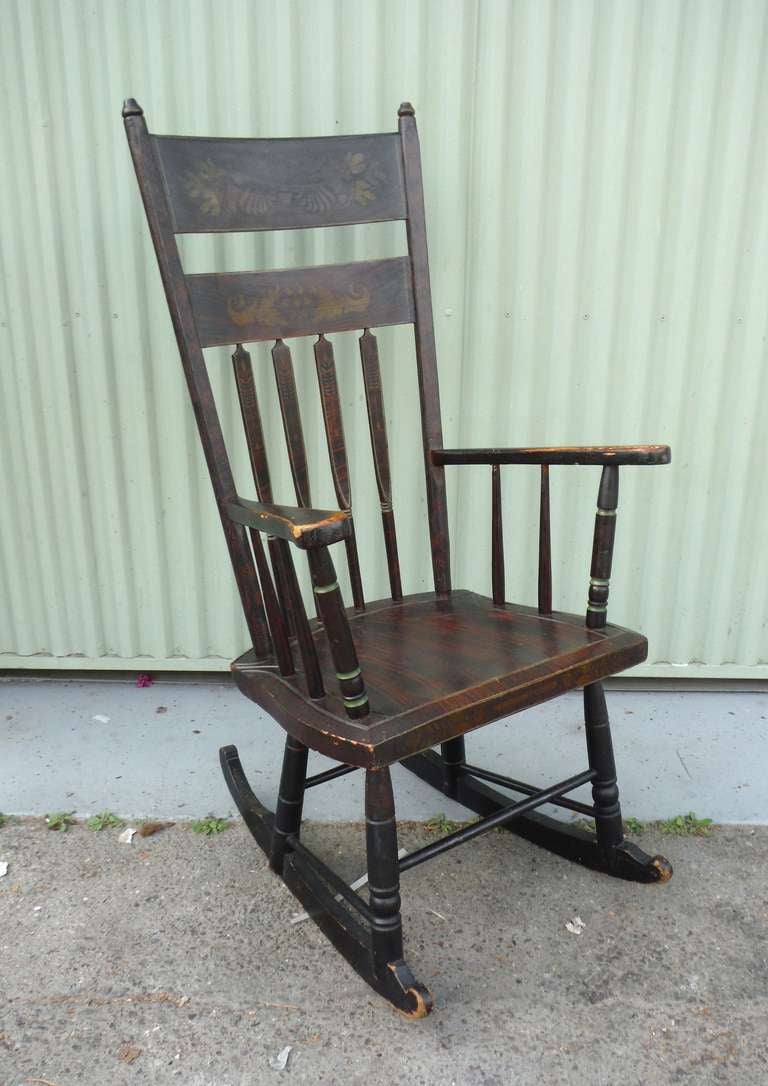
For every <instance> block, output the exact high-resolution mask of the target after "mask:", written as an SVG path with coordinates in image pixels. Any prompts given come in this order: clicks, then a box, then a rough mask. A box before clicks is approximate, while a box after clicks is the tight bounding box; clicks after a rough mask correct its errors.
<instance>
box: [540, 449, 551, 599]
mask: <svg viewBox="0 0 768 1086" xmlns="http://www.w3.org/2000/svg"><path fill="white" fill-rule="evenodd" d="M540 489H541V494H540V498H539V614H540V615H551V614H552V541H551V538H550V526H549V465H548V464H542V465H541V488H540Z"/></svg>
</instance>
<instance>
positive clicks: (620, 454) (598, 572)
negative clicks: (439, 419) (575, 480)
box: [430, 445, 671, 630]
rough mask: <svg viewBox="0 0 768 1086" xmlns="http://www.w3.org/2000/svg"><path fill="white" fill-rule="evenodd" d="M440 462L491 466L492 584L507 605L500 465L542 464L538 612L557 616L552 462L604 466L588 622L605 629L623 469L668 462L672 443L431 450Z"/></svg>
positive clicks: (499, 600) (498, 599)
mask: <svg viewBox="0 0 768 1086" xmlns="http://www.w3.org/2000/svg"><path fill="white" fill-rule="evenodd" d="M430 455H431V457H432V460H433V462H434V463H435V464H446V465H447V464H488V465H490V467H491V583H492V588H493V602H494V603H495V604H496V605H497V606H503V605H504V542H503V525H502V505H501V465H502V464H539V465H540V466H541V488H540V504H539V614H542V615H549V614H551V613H552V557H551V542H550V518H549V467H550V465H551V464H601V465H602V466H603V471H602V475H601V478H600V490H599V492H598V497H597V513H596V515H595V533H594V539H593V545H592V564H591V568H590V580H589V600H588V603H587V617H586V624H587V626H588V627H589V628H590V629H591V630H594V629H600V628H601V627H603V626H605V624H606V622H607V612H608V590H609V587H610V579H611V563H612V560H613V543H614V538H615V535H616V510H617V506H618V502H619V466H620V465H654V464H668V463H669V462H670V460H671V452H670V449H669V446H668V445H587V446H582V447H576V446H568V447H562V448H557V447H545V448H540V449H432V450H431V453H430Z"/></svg>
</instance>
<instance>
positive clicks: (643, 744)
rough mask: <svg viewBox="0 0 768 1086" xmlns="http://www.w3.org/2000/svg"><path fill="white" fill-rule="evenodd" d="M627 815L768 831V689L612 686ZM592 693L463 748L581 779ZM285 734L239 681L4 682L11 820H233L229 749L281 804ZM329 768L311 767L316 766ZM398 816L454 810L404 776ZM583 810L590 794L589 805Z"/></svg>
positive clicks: (506, 769) (353, 790)
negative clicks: (767, 827) (106, 816)
mask: <svg viewBox="0 0 768 1086" xmlns="http://www.w3.org/2000/svg"><path fill="white" fill-rule="evenodd" d="M608 708H609V710H610V712H611V714H612V720H613V736H614V745H615V748H616V759H617V763H618V768H619V786H620V789H621V795H622V804H623V808H624V813H625V815H634V816H635V817H637V818H641V819H644V820H653V819H659V818H669V817H671V816H673V815H677V814H680V813H683V812H686V811H695V812H696V813H697V814H698V815H700V816H707V817H709V818H712V819H714V820H715V821H716V822H727V823H767V822H768V688H765V687H764V688H763V689H762V692H754V693H737V692H735V691H730V692H719V693H714V692H708V691H699V692H693V691H687V692H679V691H670V690H642V691H630V690H610V691H609V692H608ZM582 721H583V716H582V704H581V696H580V695H579V694H577V693H575V694H567V695H565V696H564V697H561V698H557V699H556V700H555V701H551V702H548V703H547V704H545V705H540V706H538V707H537V708H535V709H531V710H529V711H528V712H525V713H521V714H519V715H518V716H514V717H511V718H509V719H508V720H502V721H499V722H498V723H497V724H494V725H492V726H490V727H487V728H481V729H480V730H479V731H477V732H474V733H472V734H471V735H470V736H469V737H468V739H467V749H468V752H469V756H470V758H471V760H472V761H473V762H475V764H477V765H484V766H486V767H487V768H489V769H495V770H496V771H497V772H500V773H506V774H507V775H509V776H512V777H516V778H517V779H519V780H528V781H531V782H532V783H534V784H541V785H542V786H543V785H546V784H550V783H552V782H553V781H556V780H561V779H564V778H566V777H569V776H571V774H573V773H575V772H578V770H580V769H583V768H586V755H585V744H584V726H583V722H582ZM284 739H285V735H284V733H283V731H282V730H281V729H280V728H279V727H278V726H277V725H276V724H275V723H274V722H273V721H272V720H270V718H269V717H268V716H267V714H266V713H264V712H262V711H261V710H260V709H259V707H258V706H257V705H254V704H253V702H250V701H248V699H247V698H244V697H243V696H242V694H240V693H239V691H238V690H237V689H236V688H235V687H234V686H233V685H232V684H231V682H228V683H226V684H222V683H221V682H219V683H200V682H198V683H192V682H181V683H179V682H176V683H174V682H169V681H161V682H156V683H155V685H154V686H150V687H147V688H143V689H140V688H137V687H136V686H135V684H134V683H133V682H130V681H127V682H105V681H101V682H82V681H80V682H73V681H70V682H61V681H52V680H46V681H30V680H21V679H16V680H5V681H3V680H0V811H6V812H11V813H13V814H45V813H46V812H48V811H60V810H66V811H70V810H74V811H76V812H77V813H78V814H80V815H86V814H93V813H94V812H96V811H103V810H105V809H106V810H112V811H115V812H116V813H118V814H121V815H126V816H132V817H139V816H144V817H155V818H187V819H189V818H199V817H201V816H203V815H205V814H207V813H208V812H209V811H214V812H216V813H217V814H226V813H229V812H232V811H233V805H232V801H231V799H230V796H229V793H228V791H227V789H226V787H225V785H224V781H223V778H222V776H221V773H220V772H219V768H218V748H219V746H222V745H224V744H226V743H235V744H237V746H238V748H239V750H240V753H241V756H242V759H243V765H244V767H245V771H246V773H247V774H248V776H249V778H250V779H251V782H252V784H253V787H254V791H255V792H256V794H257V795H258V796H259V798H260V799H261V800H262V802H264V803H266V804H267V805H268V806H270V807H272V806H274V802H275V790H276V788H277V782H278V780H279V776H280V761H281V758H282V750H283V742H284ZM329 764H331V763H329V762H327V761H325V760H323V759H320V758H319V757H316V756H313V759H312V767H313V768H317V769H320V768H324V767H325V766H327V765H329ZM362 786H363V781H362V774H359V773H356V774H353V775H352V776H349V777H344V778H342V779H341V780H338V781H335V782H334V784H333V785H332V786H328V787H325V788H317V789H314V790H313V791H312V792H311V793H310V796H309V797H308V799H309V802H308V805H307V814H308V817H310V818H314V819H318V820H327V821H334V820H338V821H344V820H357V819H359V818H361V817H362V810H363V798H362ZM395 786H396V798H397V804H398V815H399V817H401V818H405V819H415V820H424V819H427V818H429V817H431V816H432V815H434V814H436V813H437V812H439V811H445V813H446V814H448V815H449V816H450V817H452V818H456V817H461V808H459V807H457V806H455V805H452V804H451V803H450V802H449V801H447V800H445V799H444V798H443V797H442V796H440V795H439V794H438V793H436V792H435V791H434V790H433V789H431V788H430V787H429V786H428V785H426V784H423V783H422V782H420V781H418V780H417V779H416V778H415V777H414V776H413V775H412V774H410V773H408V772H406V770H401V769H399V767H398V768H396V769H395ZM586 798H587V799H588V798H589V796H588V794H587V795H586Z"/></svg>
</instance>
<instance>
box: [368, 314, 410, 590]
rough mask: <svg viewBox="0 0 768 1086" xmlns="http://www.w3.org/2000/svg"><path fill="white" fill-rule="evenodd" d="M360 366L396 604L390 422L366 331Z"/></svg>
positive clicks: (373, 344) (397, 567) (371, 336)
mask: <svg viewBox="0 0 768 1086" xmlns="http://www.w3.org/2000/svg"><path fill="white" fill-rule="evenodd" d="M359 342H360V362H361V364H362V368H363V386H364V388H365V404H366V408H367V410H368V429H369V431H370V435H371V449H372V451H373V467H374V471H375V473H376V486H377V488H378V492H379V505H380V507H381V523H382V528H383V531H384V548H385V551H386V555H387V572H388V573H389V588H390V592H391V593H392V599H393V600H400V599H402V598H403V586H402V583H401V581H400V557H399V555H398V551H397V531H396V529H395V514H394V510H393V508H392V479H391V474H390V470H389V444H388V442H387V418H386V413H385V410H384V395H383V392H382V385H381V367H380V365H379V348H378V343H377V341H376V336H375V335H374V334H373V332H371V330H370V328H366V329H365V331H364V332H363V334H362V336H360V341H359Z"/></svg>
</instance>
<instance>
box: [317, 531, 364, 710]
mask: <svg viewBox="0 0 768 1086" xmlns="http://www.w3.org/2000/svg"><path fill="white" fill-rule="evenodd" d="M309 571H310V573H311V575H312V590H313V592H314V594H315V598H316V600H317V608H318V611H319V613H320V618H321V619H322V623H323V626H324V627H325V634H326V637H327V645H328V649H329V651H330V654H331V658H332V660H333V665H334V668H335V673H336V679H337V682H338V685H339V689H340V691H341V697H342V701H343V703H344V712H345V713H346V715H347V716H348V717H350V718H351V719H352V720H357V719H359V718H360V717H365V716H368V713H369V712H370V706H369V704H368V695H367V693H366V691H365V683H364V682H363V675H362V671H361V670H360V664H359V661H358V658H357V652H356V651H355V643H354V641H353V640H352V634H351V632H350V629H349V621H348V619H347V616H346V613H345V611H344V603H343V600H342V598H341V592H340V590H339V584H338V581H337V580H336V571H335V569H334V566H333V562H332V561H331V556H330V555H329V553H328V549H327V547H318V548H317V549H316V550H313V551H310V552H309Z"/></svg>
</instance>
